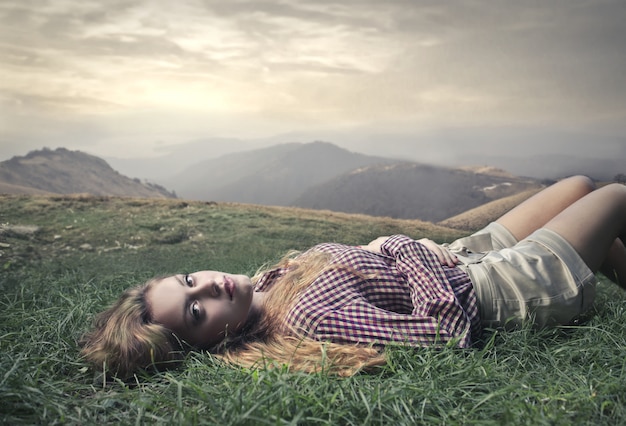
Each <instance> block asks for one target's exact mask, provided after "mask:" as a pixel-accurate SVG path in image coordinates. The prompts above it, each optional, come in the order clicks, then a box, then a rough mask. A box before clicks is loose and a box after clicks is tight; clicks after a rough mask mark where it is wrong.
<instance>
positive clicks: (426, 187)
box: [293, 162, 542, 222]
mask: <svg viewBox="0 0 626 426" xmlns="http://www.w3.org/2000/svg"><path fill="white" fill-rule="evenodd" d="M483 171H484V172H483V173H477V172H473V171H470V170H462V169H452V168H445V167H438V166H432V165H426V164H419V163H408V162H401V163H395V164H387V165H374V166H370V167H365V168H362V169H359V170H355V171H353V172H352V173H347V174H344V175H341V176H338V177H336V178H334V179H332V180H330V181H328V182H326V183H323V184H321V185H318V186H316V187H313V188H311V189H310V190H308V191H306V192H305V193H304V194H303V195H302V196H301V197H300V198H298V199H297V200H295V201H294V203H293V205H295V206H298V207H304V208H312V209H328V210H334V211H341V212H345V213H364V214H369V215H373V216H389V217H394V218H399V219H416V218H419V219H422V220H427V221H431V222H439V221H442V220H444V219H447V218H449V217H452V216H456V215H458V214H461V213H463V212H465V211H467V210H470V209H473V208H476V207H478V206H481V205H483V204H485V203H488V202H491V201H493V200H497V199H500V198H504V197H509V196H511V195H515V194H518V193H520V192H524V191H527V190H531V189H536V188H539V187H541V186H542V185H541V184H540V183H539V182H538V181H536V180H534V179H529V178H519V177H515V176H512V175H510V174H508V173H506V172H504V171H502V170H499V171H496V170H493V169H491V168H488V169H486V170H483Z"/></svg>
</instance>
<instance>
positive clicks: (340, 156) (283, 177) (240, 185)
mask: <svg viewBox="0 0 626 426" xmlns="http://www.w3.org/2000/svg"><path fill="white" fill-rule="evenodd" d="M389 162H391V160H389V159H384V158H380V157H370V156H367V155H363V154H357V153H353V152H350V151H347V150H345V149H342V148H339V147H337V146H335V145H333V144H330V143H325V142H312V143H306V144H301V143H291V144H281V145H276V146H273V147H270V148H264V149H259V150H252V151H246V152H243V153H236V154H230V155H226V156H223V157H220V158H217V159H211V160H207V161H203V162H200V163H196V164H190V166H189V168H188V170H186V171H185V172H183V173H181V174H180V175H178V176H175V177H174V178H171V179H164V180H163V181H162V183H163V184H164V185H166V186H167V187H168V188H173V189H174V190H175V191H176V193H177V194H178V195H179V196H181V197H183V198H188V199H195V200H205V201H232V202H240V203H251V204H264V205H278V206H287V205H290V204H291V203H293V201H294V200H295V199H296V198H298V197H300V196H301V194H302V193H303V192H304V191H306V190H307V189H308V188H310V187H312V186H315V185H318V184H320V183H322V182H324V181H327V180H328V179H331V178H333V177H335V176H337V175H340V174H343V173H347V172H349V171H351V170H354V169H356V168H359V167H363V166H366V165H370V164H377V163H389Z"/></svg>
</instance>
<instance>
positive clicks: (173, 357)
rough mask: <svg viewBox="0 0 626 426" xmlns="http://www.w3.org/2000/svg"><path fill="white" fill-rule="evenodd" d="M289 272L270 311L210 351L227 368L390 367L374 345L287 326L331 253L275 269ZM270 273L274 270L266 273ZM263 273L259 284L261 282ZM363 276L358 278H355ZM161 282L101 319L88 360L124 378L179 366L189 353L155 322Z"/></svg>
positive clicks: (276, 287) (289, 259)
mask: <svg viewBox="0 0 626 426" xmlns="http://www.w3.org/2000/svg"><path fill="white" fill-rule="evenodd" d="M275 268H283V269H284V270H285V271H286V272H285V274H283V275H282V276H280V277H279V278H278V279H277V280H276V282H274V283H273V284H272V286H271V288H270V290H269V291H268V292H267V294H266V296H265V300H264V302H263V308H262V310H261V312H260V313H258V314H257V315H251V316H250V317H249V318H248V320H247V321H246V324H245V325H244V326H243V327H242V329H241V330H240V331H239V332H238V333H237V334H235V335H227V336H226V337H225V338H224V339H223V340H222V341H221V342H220V343H218V344H217V345H214V346H213V347H211V348H209V349H208V351H209V352H210V353H212V354H213V356H216V357H218V358H220V359H222V360H223V361H225V362H226V363H227V364H232V365H236V366H240V367H245V368H252V369H255V368H273V367H280V368H287V369H289V370H292V371H303V372H311V373H312V372H322V371H324V372H328V373H331V374H337V375H339V376H351V375H353V374H355V373H357V372H359V371H362V370H370V369H373V368H374V367H376V366H380V365H383V364H384V363H385V356H384V353H383V352H382V351H381V350H380V349H379V348H375V347H372V346H366V345H356V344H338V343H332V342H321V341H318V340H315V339H312V338H309V337H306V336H304V335H303V334H302V333H301V332H299V331H298V330H294V329H292V328H290V327H289V326H287V325H286V324H285V322H284V318H285V316H286V315H287V313H288V312H289V309H290V308H291V307H292V306H293V305H294V304H295V303H298V299H299V296H300V294H301V293H302V291H303V290H304V289H306V288H307V287H308V286H309V285H310V284H311V283H312V282H313V281H314V280H315V278H316V277H318V276H319V274H320V273H322V272H323V271H324V270H326V269H329V268H341V266H339V265H333V264H332V263H331V262H330V256H329V255H328V254H327V253H322V252H315V251H309V252H306V253H303V254H301V253H298V252H291V253H288V254H287V255H286V256H285V257H283V259H281V260H280V261H279V262H278V263H277V264H276V265H274V266H272V267H271V268H270V269H275ZM265 270H268V269H265ZM263 272H264V270H260V271H259V272H257V274H256V275H255V276H254V277H252V281H253V283H256V282H258V280H259V279H260V277H261V276H262V274H263ZM355 273H358V271H355ZM159 280H160V279H159V278H153V279H152V280H150V281H148V282H147V283H145V284H143V285H141V286H139V287H136V288H133V289H130V290H127V291H126V292H124V293H123V294H122V296H121V297H120V298H119V299H118V301H117V302H116V303H115V304H114V305H113V306H111V307H110V308H109V309H107V310H106V311H104V312H102V313H101V314H100V315H99V316H98V317H97V318H96V320H95V322H94V327H93V330H92V331H90V332H88V333H86V334H85V335H84V336H83V338H82V339H81V344H82V346H83V348H82V352H81V353H82V355H83V356H84V358H85V359H86V360H87V361H89V362H90V363H91V364H92V365H94V366H95V367H97V368H100V369H102V370H106V371H107V372H108V373H109V374H114V375H116V376H118V377H130V376H132V375H133V374H134V373H136V372H137V371H139V370H158V369H161V368H163V369H165V368H169V367H174V366H177V365H178V364H179V362H180V361H181V360H182V359H183V357H184V353H185V352H186V351H187V350H189V349H190V347H188V346H187V347H185V345H184V342H181V341H180V340H178V339H177V337H176V336H175V335H174V334H173V333H172V332H171V331H169V330H168V329H166V328H165V327H163V326H162V325H160V324H156V323H154V322H153V321H152V318H151V315H150V312H149V307H148V306H147V303H146V293H147V292H148V291H149V290H150V288H151V286H152V285H154V283H156V282H158V281H159Z"/></svg>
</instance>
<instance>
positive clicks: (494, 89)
mask: <svg viewBox="0 0 626 426" xmlns="http://www.w3.org/2000/svg"><path fill="white" fill-rule="evenodd" d="M625 21H626V3H624V2H623V1H621V0H598V1H587V0H567V1H565V0H557V1H551V2H541V3H536V2H530V1H516V2H477V1H475V0H452V1H448V2H441V1H435V0H421V1H414V0H391V1H385V2H381V1H377V0H351V1H330V0H315V1H314V0H273V1H271V0H230V1H218V0H180V1H176V2H165V1H161V2H157V1H145V0H113V1H107V2H98V1H76V0H48V1H44V0H37V1H36V0H5V1H4V2H2V3H1V4H0V92H1V93H2V99H3V102H2V104H1V105H2V108H3V110H4V111H3V113H4V114H5V116H6V117H7V118H6V119H5V121H4V122H3V123H2V124H3V127H5V130H4V132H3V133H4V134H5V135H9V134H10V135H11V138H15V139H20V138H24V139H29V140H37V139H38V138H40V140H45V137H44V136H43V135H42V133H41V132H39V131H38V132H34V130H32V129H22V128H20V127H18V124H17V123H23V122H24V121H25V120H26V121H28V120H30V121H32V122H42V123H46V125H45V126H43V128H48V129H49V130H50V132H52V133H54V134H57V135H61V134H63V126H64V122H66V121H67V122H76V123H78V122H80V121H81V120H83V121H84V123H89V125H88V126H87V127H89V128H93V129H106V131H100V132H97V131H94V135H95V136H93V137H92V139H91V140H89V138H90V136H89V134H86V135H84V134H83V133H81V132H74V131H68V132H67V133H68V134H71V135H73V136H72V138H73V139H72V140H73V141H74V142H76V143H78V139H77V138H78V136H77V135H80V136H81V137H82V138H83V139H81V140H82V141H84V142H83V143H88V144H92V145H93V144H102V143H104V142H103V141H106V140H108V141H109V142H108V145H112V144H114V143H113V142H112V140H113V139H115V140H129V139H133V138H134V140H136V141H137V143H140V142H141V143H145V144H153V143H154V141H155V139H156V138H157V136H158V135H156V134H155V133H156V132H155V131H154V128H159V129H161V131H162V132H163V133H162V136H163V137H168V138H172V140H171V142H172V143H175V142H176V141H175V139H176V140H178V141H183V140H184V138H186V137H196V138H200V137H213V136H225V137H228V136H232V137H242V136H246V137H247V136H249V135H251V134H255V133H256V134H257V136H258V137H265V136H268V137H269V136H271V135H272V134H280V133H286V132H291V131H296V132H304V131H306V132H309V134H315V132H316V131H319V132H320V133H322V131H323V130H324V129H331V128H337V129H345V128H365V127H366V126H368V128H371V129H375V130H376V129H377V130H379V131H380V132H381V133H384V132H386V131H388V130H389V129H397V128H402V129H404V130H405V131H406V132H407V133H411V132H419V131H423V130H424V129H432V128H437V127H450V126H452V127H455V126H456V127H461V126H470V127H472V126H492V127H496V126H522V125H529V126H558V127H560V128H568V127H571V128H579V129H586V128H588V127H594V128H602V127H606V128H608V127H610V128H611V129H613V130H611V131H614V132H619V131H622V130H623V126H622V125H620V124H619V123H624V122H626V117H624V115H626V108H625V101H624V99H626V81H625V79H624V73H623V70H624V69H626V54H625V52H624V49H623V46H622V40H624V39H626V34H624V32H625V31H626V27H625V26H624V25H623V22H625ZM168 116H170V117H176V120H174V119H171V120H167V117H168ZM67 117H71V118H70V119H69V120H68V119H66V118H67ZM243 122H245V123H248V124H247V125H246V126H242V125H240V124H238V123H243ZM233 123H235V124H233ZM20 125H21V124H20ZM185 126H186V127H185ZM253 126H254V127H253ZM244 127H245V129H244ZM35 133H36V135H35ZM52 133H51V134H52ZM208 133H211V134H208ZM106 135H108V136H106ZM176 135H178V136H176ZM107 138H111V139H107ZM160 139H162V138H160ZM96 140H97V141H98V142H96ZM71 142H72V141H69V140H68V144H69V143H71ZM102 149H104V148H102Z"/></svg>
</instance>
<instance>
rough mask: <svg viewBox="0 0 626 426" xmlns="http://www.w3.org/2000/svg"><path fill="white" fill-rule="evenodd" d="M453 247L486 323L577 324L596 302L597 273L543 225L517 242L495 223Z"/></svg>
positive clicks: (511, 325)
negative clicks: (472, 287) (578, 319)
mask: <svg viewBox="0 0 626 426" xmlns="http://www.w3.org/2000/svg"><path fill="white" fill-rule="evenodd" d="M449 248H450V249H451V250H452V251H453V252H454V253H455V254H457V256H459V259H460V260H461V262H463V266H461V267H462V268H463V269H465V271H466V272H467V273H468V274H469V276H470V278H471V280H472V283H473V285H474V288H475V289H476V294H477V297H478V301H479V304H480V315H481V319H482V323H483V326H485V327H491V328H501V327H504V328H507V329H511V328H516V327H519V326H520V325H522V324H523V323H526V322H527V321H532V323H533V326H535V327H537V328H542V327H547V326H555V325H566V324H571V323H573V322H574V321H575V320H576V319H577V318H578V317H579V316H580V315H581V314H583V313H584V312H585V311H586V310H587V309H589V308H590V307H591V305H592V304H593V300H594V297H595V284H596V277H595V275H594V274H593V272H592V271H591V270H590V269H589V267H588V266H587V265H586V264H585V262H583V260H582V259H581V258H580V256H579V255H578V253H577V252H576V251H575V250H574V248H573V247H572V246H571V245H570V244H569V243H568V242H567V241H566V240H565V239H564V238H563V237H561V236H560V235H558V234H557V233H556V232H553V231H551V230H548V229H540V230H538V231H536V232H534V233H533V234H531V235H530V236H528V237H527V238H525V239H524V240H522V241H520V242H517V241H516V239H515V237H513V235H512V234H511V233H510V232H509V230H508V229H506V228H505V227H504V226H502V225H500V224H498V223H495V222H494V223H491V224H490V225H488V226H487V227H485V228H484V229H482V230H481V231H478V232H477V233H475V234H473V235H471V236H469V237H465V238H461V239H459V240H456V241H454V242H453V243H452V244H450V245H449Z"/></svg>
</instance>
